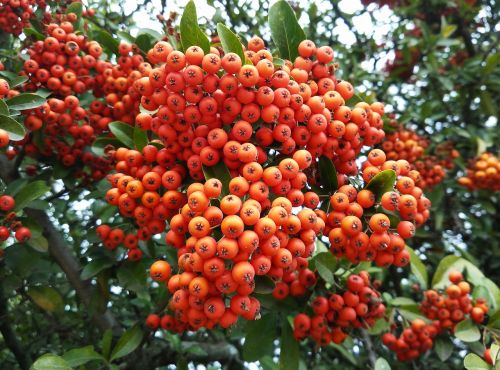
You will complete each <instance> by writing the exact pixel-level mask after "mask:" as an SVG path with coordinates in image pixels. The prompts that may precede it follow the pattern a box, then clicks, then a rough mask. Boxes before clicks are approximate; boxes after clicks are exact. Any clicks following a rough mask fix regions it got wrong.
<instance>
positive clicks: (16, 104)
mask: <svg viewBox="0 0 500 370" xmlns="http://www.w3.org/2000/svg"><path fill="white" fill-rule="evenodd" d="M45 101H46V100H45V99H44V98H42V97H41V96H40V95H37V94H31V93H23V94H19V95H17V96H14V97H12V98H10V99H7V100H6V101H5V103H7V105H8V106H9V109H12V110H25V109H33V108H38V107H39V106H41V105H42V104H44V103H45Z"/></svg>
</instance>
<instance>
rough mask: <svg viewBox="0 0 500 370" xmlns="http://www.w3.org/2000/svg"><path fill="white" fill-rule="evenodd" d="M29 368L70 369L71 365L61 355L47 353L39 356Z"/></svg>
mask: <svg viewBox="0 0 500 370" xmlns="http://www.w3.org/2000/svg"><path fill="white" fill-rule="evenodd" d="M30 370H71V366H69V365H68V363H67V362H66V361H64V359H63V358H62V357H59V356H56V355H53V354H52V353H48V354H46V355H43V356H42V357H39V358H38V360H36V361H35V362H34V363H33V365H31V367H30Z"/></svg>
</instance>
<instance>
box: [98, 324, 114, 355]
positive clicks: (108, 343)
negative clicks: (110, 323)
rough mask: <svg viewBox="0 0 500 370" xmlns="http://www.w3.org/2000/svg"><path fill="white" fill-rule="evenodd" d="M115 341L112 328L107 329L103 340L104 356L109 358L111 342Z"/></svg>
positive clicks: (102, 350)
mask: <svg viewBox="0 0 500 370" xmlns="http://www.w3.org/2000/svg"><path fill="white" fill-rule="evenodd" d="M112 342H113V331H112V330H111V329H107V330H106V331H105V332H104V334H103V336H102V340H101V352H102V355H103V356H104V358H106V359H108V360H109V354H110V352H111V343H112Z"/></svg>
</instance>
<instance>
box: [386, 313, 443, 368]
mask: <svg viewBox="0 0 500 370" xmlns="http://www.w3.org/2000/svg"><path fill="white" fill-rule="evenodd" d="M439 331H440V329H439V322H437V321H435V322H433V323H432V324H426V322H425V321H424V320H422V319H415V320H413V321H412V322H411V324H410V326H408V327H407V328H405V329H403V331H402V332H401V334H400V335H399V337H396V335H394V334H393V333H385V334H384V335H383V336H382V343H384V345H386V346H387V347H388V348H389V349H390V350H391V351H393V352H395V353H396V356H397V358H398V361H413V360H415V359H417V358H418V357H420V355H422V354H423V353H425V352H427V351H429V350H430V349H431V348H432V347H433V345H434V341H433V339H434V337H435V336H436V335H437V334H439Z"/></svg>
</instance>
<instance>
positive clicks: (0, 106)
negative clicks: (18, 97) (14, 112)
mask: <svg viewBox="0 0 500 370" xmlns="http://www.w3.org/2000/svg"><path fill="white" fill-rule="evenodd" d="M0 114H2V115H5V116H8V115H9V107H8V106H7V104H5V101H4V100H3V99H0Z"/></svg>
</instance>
